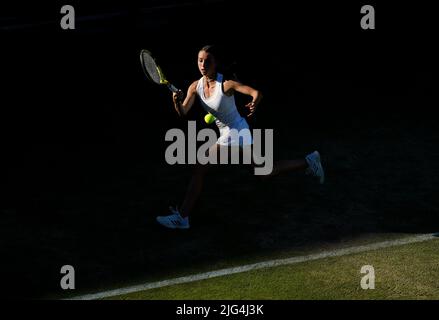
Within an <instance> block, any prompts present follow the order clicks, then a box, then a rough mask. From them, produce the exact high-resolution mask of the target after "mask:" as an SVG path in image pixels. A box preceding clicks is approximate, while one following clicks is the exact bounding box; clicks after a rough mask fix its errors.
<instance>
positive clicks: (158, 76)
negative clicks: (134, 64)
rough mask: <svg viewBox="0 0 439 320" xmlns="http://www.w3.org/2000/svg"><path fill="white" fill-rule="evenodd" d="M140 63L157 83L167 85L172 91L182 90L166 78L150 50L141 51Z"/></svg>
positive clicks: (147, 75) (148, 75)
mask: <svg viewBox="0 0 439 320" xmlns="http://www.w3.org/2000/svg"><path fill="white" fill-rule="evenodd" d="M140 63H141V64H142V69H143V71H144V72H145V75H146V77H147V78H148V79H149V80H151V81H152V82H154V83H156V84H160V85H165V86H167V87H168V89H169V90H171V91H172V92H178V91H180V90H178V89H177V88H176V87H174V86H173V85H172V84H170V83H169V81H168V80H166V77H165V75H164V74H163V71H162V69H160V67H159V66H158V65H157V62H156V61H155V59H154V58H153V57H152V55H151V52H149V51H148V50H142V51H140Z"/></svg>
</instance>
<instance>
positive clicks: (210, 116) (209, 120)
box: [204, 113, 216, 124]
mask: <svg viewBox="0 0 439 320" xmlns="http://www.w3.org/2000/svg"><path fill="white" fill-rule="evenodd" d="M215 120H216V118H215V116H214V115H213V114H210V113H208V114H206V115H205V116H204V121H206V123H207V124H211V123H213V122H214V121H215Z"/></svg>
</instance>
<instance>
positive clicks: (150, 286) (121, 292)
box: [66, 233, 438, 300]
mask: <svg viewBox="0 0 439 320" xmlns="http://www.w3.org/2000/svg"><path fill="white" fill-rule="evenodd" d="M432 239H438V234H437V233H435V234H422V235H418V236H413V237H407V238H402V239H397V240H389V241H384V242H378V243H372V244H368V245H363V246H357V247H350V248H345V249H337V250H331V251H325V252H322V253H317V254H311V255H307V256H299V257H293V258H287V259H277V260H270V261H264V262H259V263H254V264H249V265H244V266H240V267H234V268H227V269H221V270H216V271H211V272H205V273H200V274H195V275H191V276H186V277H180V278H175V279H169V280H163V281H158V282H151V283H145V284H141V285H136V286H130V287H126V288H120V289H115V290H109V291H103V292H98V293H93V294H86V295H82V296H77V297H73V298H69V299H66V300H96V299H102V298H108V297H114V296H118V295H124V294H128V293H134V292H139V291H145V290H150V289H156V288H162V287H166V286H172V285H176V284H182V283H189V282H194V281H200V280H205V279H210V278H215V277H221V276H227V275H231V274H235V273H241V272H246V271H251V270H257V269H263V268H271V267H277V266H284V265H290V264H296V263H301V262H306V261H313V260H319V259H325V258H330V257H340V256H344V255H348V254H353V253H359V252H365V251H371V250H377V249H382V248H388V247H394V246H400V245H404V244H409V243H416V242H424V241H428V240H432Z"/></svg>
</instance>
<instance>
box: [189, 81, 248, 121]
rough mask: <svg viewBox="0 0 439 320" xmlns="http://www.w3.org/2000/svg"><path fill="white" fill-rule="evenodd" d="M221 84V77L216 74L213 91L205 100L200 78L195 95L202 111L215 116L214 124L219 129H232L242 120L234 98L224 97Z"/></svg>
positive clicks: (202, 83) (202, 82)
mask: <svg viewBox="0 0 439 320" xmlns="http://www.w3.org/2000/svg"><path fill="white" fill-rule="evenodd" d="M222 83H223V75H222V74H221V73H218V74H217V77H216V85H215V91H214V92H213V94H212V95H211V96H210V97H209V98H206V97H205V96H204V79H203V78H201V79H200V80H199V81H198V85H197V93H198V96H199V97H200V99H201V102H202V105H203V107H204V110H206V112H209V113H211V114H213V115H214V116H215V118H216V121H215V122H216V125H217V126H218V127H219V128H222V127H224V126H228V127H234V125H236V124H237V123H239V122H241V121H242V120H243V118H242V117H241V115H240V114H239V112H238V109H237V108H236V104H235V96H233V95H232V96H227V95H225V94H224V92H223V88H222Z"/></svg>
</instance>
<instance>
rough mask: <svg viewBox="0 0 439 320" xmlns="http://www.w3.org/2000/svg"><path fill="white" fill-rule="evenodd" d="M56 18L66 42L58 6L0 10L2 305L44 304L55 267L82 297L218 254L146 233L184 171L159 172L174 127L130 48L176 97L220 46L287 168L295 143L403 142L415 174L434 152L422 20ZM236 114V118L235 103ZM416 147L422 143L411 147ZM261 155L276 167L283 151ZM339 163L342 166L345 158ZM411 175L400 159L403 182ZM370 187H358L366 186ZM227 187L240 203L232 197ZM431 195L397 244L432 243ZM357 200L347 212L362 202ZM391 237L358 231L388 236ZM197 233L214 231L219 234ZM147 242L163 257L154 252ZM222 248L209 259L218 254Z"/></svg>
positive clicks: (353, 9) (146, 11)
mask: <svg viewBox="0 0 439 320" xmlns="http://www.w3.org/2000/svg"><path fill="white" fill-rule="evenodd" d="M70 4H72V5H73V6H74V7H75V9H76V15H77V22H76V28H77V29H76V30H67V31H63V30H61V28H60V27H59V20H60V17H61V14H60V13H59V11H60V8H61V4H60V5H57V4H53V5H44V7H42V6H41V5H40V4H38V5H37V4H29V5H24V4H22V5H21V6H20V7H18V6H17V7H15V8H14V7H11V6H6V5H3V4H2V6H3V8H2V11H1V16H2V19H1V24H0V27H1V31H0V35H1V62H0V63H1V78H2V85H1V92H2V100H1V109H0V143H1V150H2V152H1V155H2V156H1V158H2V162H3V164H2V170H1V188H2V190H1V191H2V192H1V198H2V201H1V207H0V209H1V210H2V221H1V227H2V230H3V231H2V234H1V237H2V239H1V240H2V241H1V244H2V248H1V250H2V257H3V259H2V268H4V270H5V271H4V272H2V277H3V279H4V281H2V283H3V285H4V286H5V287H7V288H10V291H9V292H11V296H13V297H41V296H42V295H43V294H45V293H48V292H49V293H53V292H57V291H56V290H58V289H56V288H57V285H58V282H57V281H59V268H60V266H61V265H63V264H68V263H72V264H74V265H75V263H76V265H80V266H83V268H82V272H83V273H82V274H81V276H82V279H84V280H83V281H84V283H85V282H86V283H87V285H88V286H89V287H90V288H94V287H96V285H102V286H104V285H108V283H112V282H117V281H124V279H126V274H127V270H129V271H130V272H131V273H132V274H133V275H136V276H139V277H140V276H144V275H145V274H148V272H149V271H151V272H153V271H156V270H159V269H161V270H166V269H163V268H164V266H168V267H169V266H170V265H171V264H172V263H174V264H175V265H176V266H178V263H176V262H175V260H176V259H178V257H180V255H182V256H184V255H183V254H182V253H181V252H180V253H175V252H174V253H172V252H171V253H170V252H169V251H166V253H163V252H162V251H160V250H165V248H166V245H176V243H178V244H180V245H184V241H186V240H187V241H189V242H190V244H189V245H188V247H189V248H192V249H191V250H194V251H196V252H200V251H201V252H205V253H206V254H205V255H202V254H200V255H199V256H195V257H194V258H193V260H192V262H193V264H194V265H195V264H197V263H208V261H210V260H209V259H212V260H215V259H216V258H217V257H216V256H215V257H213V256H214V255H213V254H212V253H209V252H211V251H215V250H217V249H218V248H217V247H209V248H200V247H198V245H197V244H196V243H197V241H201V239H204V238H203V237H204V236H205V234H203V233H201V231H198V233H197V234H196V235H193V237H194V238H190V236H185V237H187V238H190V239H187V238H183V240H182V239H181V238H179V236H174V235H169V234H166V235H165V239H162V238H161V237H162V233H161V230H160V229H159V230H155V229H154V231H153V232H152V231H151V230H150V229H151V228H153V227H152V226H153V225H154V221H153V219H154V216H155V215H157V214H158V213H161V212H164V211H166V208H167V206H168V205H169V204H173V202H172V201H174V202H179V201H180V200H181V196H182V195H183V193H182V192H183V191H184V188H185V184H186V180H187V178H188V172H190V170H189V168H184V167H181V168H180V167H179V168H169V166H167V165H166V163H165V161H164V150H165V148H166V144H165V143H164V134H165V132H166V130H168V129H170V128H173V127H181V128H184V127H185V126H186V122H185V121H182V120H181V119H178V117H177V115H176V114H175V112H174V111H173V107H172V104H171V97H170V93H169V92H168V91H167V90H166V89H165V88H158V87H156V86H155V85H153V84H151V83H149V82H148V81H147V80H146V79H145V76H144V75H143V72H142V70H141V68H140V63H139V58H138V54H139V51H140V50H141V49H142V48H147V49H149V50H150V51H152V52H153V53H154V55H155V56H156V57H157V58H158V60H159V62H160V64H161V65H162V67H163V69H164V71H165V72H166V75H167V77H168V79H170V80H172V82H173V83H174V84H175V85H176V86H178V87H181V88H187V87H188V85H189V84H190V83H191V82H192V81H194V80H196V79H198V78H199V77H200V75H199V74H198V71H197V66H196V55H197V53H198V50H199V48H201V47H202V46H204V45H205V44H211V43H214V44H218V45H220V46H222V47H223V48H224V50H225V51H226V53H227V56H228V58H229V59H230V60H234V61H236V62H237V73H238V76H239V78H240V79H241V80H242V81H243V82H244V83H247V84H249V85H251V86H253V87H255V88H258V89H260V90H261V91H262V92H263V94H264V100H263V102H262V103H261V105H260V109H259V110H258V113H257V118H256V120H253V119H252V120H250V123H251V125H252V126H254V127H258V128H274V129H275V138H276V142H275V146H277V145H284V144H285V145H288V143H295V144H296V145H297V151H296V153H293V156H299V155H300V153H299V151H301V150H303V151H305V150H307V151H312V150H309V149H307V148H309V147H310V144H311V143H310V142H314V143H315V145H316V146H317V147H318V146H321V147H323V148H324V145H325V140H324V139H322V138H318V137H326V138H327V139H333V140H332V141H335V140H337V141H340V143H342V142H346V141H349V142H352V141H354V142H352V144H351V147H352V149H349V148H348V147H345V146H344V148H345V149H343V150H344V151H346V152H348V153H349V152H356V151H358V150H361V149H362V146H361V143H362V141H365V140H368V143H369V144H374V143H376V144H377V145H378V144H379V143H381V142H382V141H383V140H386V139H387V140H386V141H388V139H391V141H390V140H389V141H390V142H389V146H395V145H398V143H399V139H400V138H401V137H405V139H406V140H407V139H408V140H410V139H413V141H415V142H413V141H412V140H410V141H412V142H413V143H414V145H417V146H418V149H417V150H421V151H416V155H417V156H418V157H419V158H421V159H424V158H425V157H428V156H429V155H431V153H432V152H435V151H434V150H432V149H429V148H430V146H432V145H434V143H435V141H437V135H435V134H437V131H436V127H435V117H434V116H433V108H434V106H436V105H437V74H436V73H435V72H433V70H434V69H433V67H434V66H433V64H434V60H435V59H434V58H435V57H436V55H435V49H434V45H435V39H436V36H437V34H436V32H435V27H436V26H435V25H434V19H433V18H434V16H433V12H434V11H433V10H432V8H431V5H427V4H426V3H422V4H421V3H419V2H417V3H416V4H414V3H412V4H404V3H401V2H398V5H396V4H395V5H393V4H390V3H388V4H386V6H385V7H384V6H383V4H381V3H380V4H374V3H371V2H367V3H358V2H355V3H350V4H341V3H335V2H332V1H331V2H330V3H326V4H319V3H314V2H313V3H310V4H303V3H300V4H298V3H296V2H294V3H287V2H273V1H270V2H269V3H268V2H263V3H262V2H260V3H257V2H251V1H248V2H246V1H242V2H236V1H186V2H185V1H183V2H178V1H146V2H143V3H136V4H130V5H127V4H124V3H122V2H120V3H117V2H113V3H108V2H93V5H92V4H90V3H89V2H86V1H77V2H72V3H70ZM363 4H374V5H375V10H376V28H377V29H376V30H367V31H366V30H362V29H361V28H360V19H361V14H360V8H361V5H363ZM238 99H239V100H238V101H239V102H240V106H239V107H240V111H241V112H242V114H243V115H245V112H246V110H245V109H244V108H242V107H241V106H242V105H243V103H244V102H245V99H243V98H242V97H241V98H238ZM203 116H204V112H203V111H202V109H201V107H200V106H199V105H198V104H197V105H195V106H194V109H193V110H192V111H191V113H190V114H189V116H188V118H189V119H192V120H197V121H198V122H197V124H198V125H199V126H200V127H202V126H204V124H203V122H202V118H203ZM370 132H375V133H377V134H376V135H375V136H374V137H373V139H375V140H371V139H369V138H370V137H369V136H367V134H368V133H370ZM414 132H416V134H415V133H414ZM412 133H413V134H412ZM381 134H382V136H381ZM425 138H428V139H430V140H428V143H426V144H425V145H424V144H422V143H424V142H425V140H424V139H425ZM417 139H418V140H419V141H421V142H420V143H419V144H418V143H417V142H416V141H418V140H417ZM406 140H404V141H406ZM408 140H407V141H408ZM355 141H357V142H358V143H355ZM334 148H335V149H334V150H336V149H337V146H335V147H334ZM425 148H427V149H425ZM340 150H341V149H340ZM371 150H372V151H371V152H374V151H373V148H372V149H371ZM380 150H381V149H380V147H377V148H376V150H375V151H376V154H375V156H376V158H377V160H376V162H374V163H373V165H377V166H380V165H381V164H382V163H381V162H380V154H379V152H380ZM287 151H288V150H287ZM327 151H328V152H327V154H328V157H331V152H330V151H331V150H329V149H328V150H327ZM387 151H388V149H387ZM405 151H407V150H405V149H404V147H401V148H400V149H398V151H397V152H398V153H397V154H396V151H395V154H394V158H395V159H396V160H392V161H398V159H404V160H406V161H411V160H410V159H407V156H406V155H405V154H404V152H405ZM275 152H276V155H280V156H284V155H288V152H286V151H285V149H282V148H276V150H275ZM334 154H335V151H334ZM424 154H425V155H424ZM359 157H361V156H359ZM408 157H409V158H410V156H408ZM384 158H385V157H382V158H381V159H383V162H384V161H385V160H384ZM416 159H418V158H416ZM332 161H334V162H335V157H333V158H332ZM349 161H351V162H349ZM364 161H365V162H364V163H363V165H365V166H367V161H368V160H367V159H364ZM374 161H375V160H374ZM432 161H433V160H432ZM346 163H350V165H352V166H355V165H356V164H357V163H356V162H352V159H351V160H347V162H346ZM431 164H432V165H435V164H436V162H432V163H431ZM371 165H372V163H371ZM419 166H420V164H419V163H416V161H414V160H413V167H418V168H419ZM347 167H349V165H347ZM422 167H423V166H422ZM409 168H410V166H409ZM388 170H391V167H389V168H388ZM435 170H436V169H435ZM435 170H432V172H437V170H436V171H435ZM182 172H186V173H182ZM372 172H373V171H372ZM413 174H414V173H413ZM382 178H383V177H382V176H381V177H373V175H372V176H371V180H373V179H376V180H375V182H376V183H378V184H379V181H380V179H382ZM403 181H405V183H406V184H408V185H409V184H411V183H412V182H413V181H412V180H411V179H410V178H408V179H407V180H404V179H403ZM434 181H436V180H434ZM232 184H233V182H232ZM433 185H434V184H433V183H432V185H429V188H430V186H431V187H433ZM235 188H236V189H237V190H240V186H239V184H236V185H235ZM176 189H181V190H183V191H178V192H177V191H175V190H176ZM115 190H116V191H115ZM376 192H378V191H376ZM397 192H399V194H400V196H401V197H404V196H407V195H406V191H404V190H400V191H397ZM407 192H408V191H407ZM432 194H433V191H432V189H428V191H426V192H423V193H422V194H419V195H418V194H416V196H414V197H413V199H412V202H411V205H412V206H413V208H415V207H416V204H417V203H419V201H426V202H428V205H429V206H430V207H429V208H430V209H431V211H429V212H430V214H429V215H428V217H430V218H431V219H433V220H429V219H425V217H423V218H422V217H420V218H419V221H418V220H417V221H416V222H419V223H420V224H418V225H416V223H415V224H414V229H413V230H408V229H407V228H406V229H404V228H405V227H401V230H404V231H407V232H417V231H431V230H427V229H428V228H427V226H428V225H431V223H432V221H436V222H437V219H436V220H434V218H433V215H431V212H436V213H437V211H436V210H437V207H436V203H434V205H432V204H431V202H429V201H430V198H429V197H430V196H432ZM425 197H427V198H425ZM360 199H361V195H359V197H358V199H357V200H352V201H354V202H355V201H362V200H364V201H366V203H367V201H368V200H369V199H361V200H360ZM427 199H428V200H427ZM334 201H335V200H334ZM374 205H376V203H373V204H372V203H371V204H370V206H371V208H372V209H371V210H375V209H376V207H374ZM270 206H271V205H270V204H267V207H266V211H267V210H270V209H269V208H270ZM401 207H403V206H401ZM127 208H129V209H127ZM126 210H128V213H123V212H124V211H126ZM401 210H403V208H401ZM143 213H144V214H143ZM390 216H392V218H391V220H392V221H393V219H394V217H395V216H394V215H392V214H390ZM247 218H248V216H247ZM351 218H352V217H351ZM353 220H354V221H355V218H353ZM241 222H242V221H241ZM144 223H145V224H144ZM390 225H391V223H390V222H388V224H382V225H379V224H377V225H375V226H374V227H371V228H370V229H369V230H367V231H377V230H380V231H383V232H384V231H394V230H392V228H390V227H389V226H390ZM212 227H213V228H216V230H217V232H218V233H221V232H222V231H221V230H222V228H223V226H222V225H214V226H212V225H210V226H209V228H212ZM332 227H334V226H332ZM388 227H389V228H388ZM199 228H203V226H202V223H200V225H199ZM337 228H338V227H335V229H336V230H335V231H334V230H332V231H327V230H326V231H325V232H326V233H323V234H322V233H320V236H319V233H318V232H317V233H316V235H315V236H314V238H313V237H311V238H312V239H311V240H312V241H325V240H328V239H333V238H334V234H335V235H336V236H335V237H336V238H337V239H338V238H342V237H343V236H344V235H345V233H344V232H345V231H346V230H345V229H343V230H341V231H340V229H337ZM348 229H349V228H348ZM116 230H117V231H116ZM401 230H399V231H401ZM357 231H358V233H360V231H359V230H357V229H349V231H346V232H347V233H348V234H349V235H353V234H355V233H356V232H357ZM362 231H364V230H362ZM151 232H152V233H151ZM206 232H207V231H206ZM237 233H239V231H238V230H237ZM115 234H117V236H115ZM325 237H327V238H328V239H326V238H325ZM185 239H186V240H185ZM197 239H198V240H197ZM290 240H291V239H290ZM311 240H310V242H312V241H311ZM149 241H157V242H158V243H160V242H161V241H163V243H162V244H158V245H157V247H154V246H152V245H151V243H150V242H149ZM221 241H222V240H221ZM229 241H231V242H230V246H229V244H228V242H226V244H225V245H224V246H225V247H224V248H222V249H224V252H222V253H221V254H219V255H220V256H223V257H228V256H230V255H231V252H232V251H233V250H232V249H230V248H231V246H232V243H233V241H232V240H229ZM182 242H183V244H182ZM287 242H288V241H287V240H285V243H283V244H282V246H281V247H282V248H286V247H288V245H287ZM146 243H147V244H148V246H149V249H148V248H145V247H144V246H145V244H146ZM299 244H300V243H299ZM295 245H298V243H295ZM243 247H244V246H243ZM115 248H117V249H115ZM227 248H228V249H230V250H231V251H228V250H227ZM266 249H267V250H268V249H269V248H268V247H267V248H266ZM203 250H204V251H203ZM243 251H245V250H244V249H243ZM127 252H128V253H127ZM246 252H247V251H246ZM248 252H251V250H250V251H248ZM248 252H247V253H248ZM131 253H132V255H130V254H131ZM232 253H233V254H237V255H239V254H240V252H239V251H236V252H234V251H233V252H232ZM139 257H140V258H139ZM130 259H132V260H130ZM121 261H125V263H122V262H121ZM215 261H216V260H215ZM145 266H149V267H148V268H147V267H145ZM175 268H177V267H175ZM171 269H172V268H171ZM124 275H125V277H124ZM133 277H134V276H133ZM133 279H134V278H133ZM18 284H19V285H18ZM23 287H24V288H27V289H26V290H23ZM85 287H87V286H85Z"/></svg>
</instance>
